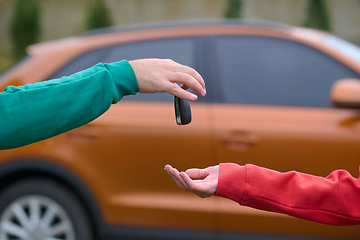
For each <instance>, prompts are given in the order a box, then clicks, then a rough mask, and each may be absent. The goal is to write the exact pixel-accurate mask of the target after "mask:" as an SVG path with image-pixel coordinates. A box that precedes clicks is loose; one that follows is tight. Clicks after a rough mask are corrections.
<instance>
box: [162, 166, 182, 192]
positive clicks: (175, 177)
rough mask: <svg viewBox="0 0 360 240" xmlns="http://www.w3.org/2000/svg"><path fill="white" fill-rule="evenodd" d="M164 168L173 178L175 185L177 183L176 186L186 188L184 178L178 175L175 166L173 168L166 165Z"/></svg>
mask: <svg viewBox="0 0 360 240" xmlns="http://www.w3.org/2000/svg"><path fill="white" fill-rule="evenodd" d="M164 169H165V170H166V172H167V174H168V175H169V176H170V177H171V178H172V179H173V180H174V182H175V183H176V185H178V187H180V188H182V189H185V190H188V189H187V184H186V183H185V182H184V180H183V179H182V177H181V176H180V173H179V171H178V170H177V169H176V168H173V167H172V166H170V165H166V166H165V168H164Z"/></svg>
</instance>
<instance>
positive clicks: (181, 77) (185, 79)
mask: <svg viewBox="0 0 360 240" xmlns="http://www.w3.org/2000/svg"><path fill="white" fill-rule="evenodd" d="M167 77H168V79H170V80H171V81H172V82H173V83H179V84H181V86H180V87H179V86H178V85H177V84H176V87H175V88H174V86H170V88H169V91H168V92H169V93H170V94H176V93H178V94H183V95H184V93H189V92H187V91H185V89H188V88H191V89H193V90H194V91H195V92H197V93H198V94H199V95H200V96H205V94H206V90H205V88H204V87H203V86H202V85H201V84H200V83H199V82H198V81H197V80H196V79H195V78H194V77H193V76H191V75H189V74H187V73H184V72H171V73H169V74H168V76H167ZM173 90H174V92H173ZM190 94H191V95H194V94H192V93H190ZM185 95H186V94H185ZM178 97H180V96H178Z"/></svg>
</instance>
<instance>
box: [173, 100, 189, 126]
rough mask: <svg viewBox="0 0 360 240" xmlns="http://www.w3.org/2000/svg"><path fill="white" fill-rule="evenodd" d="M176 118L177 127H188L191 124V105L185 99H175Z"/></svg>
mask: <svg viewBox="0 0 360 240" xmlns="http://www.w3.org/2000/svg"><path fill="white" fill-rule="evenodd" d="M174 106H175V117H176V123H177V125H186V124H189V123H190V122H191V108H190V103H189V102H188V101H186V100H184V99H181V98H178V97H176V96H175V97H174Z"/></svg>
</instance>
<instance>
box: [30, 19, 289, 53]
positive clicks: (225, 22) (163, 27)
mask: <svg viewBox="0 0 360 240" xmlns="http://www.w3.org/2000/svg"><path fill="white" fill-rule="evenodd" d="M236 27H247V28H253V29H259V31H261V30H263V31H273V32H276V31H277V32H278V33H280V32H282V33H290V32H291V31H292V30H293V29H295V28H296V27H292V26H289V25H286V24H282V23H277V22H272V21H267V20H252V19H239V20H237V19H218V20H187V21H168V22H155V23H142V24H131V25H124V26H112V27H106V28H100V29H96V30H91V31H87V32H84V33H82V34H80V35H78V36H74V37H68V38H62V39H58V40H53V41H47V42H43V43H38V44H34V45H31V46H30V47H28V54H30V55H34V54H40V53H44V52H49V51H51V50H52V49H56V48H63V47H64V48H67V47H70V46H71V45H78V44H79V42H82V44H83V43H84V42H85V41H88V40H90V41H91V39H96V40H97V41H98V40H99V39H104V38H106V37H108V36H115V35H122V34H131V35H132V36H133V39H132V41H133V40H134V38H135V37H137V36H136V35H134V33H140V32H147V33H149V34H150V33H151V36H148V39H149V38H156V36H155V35H156V34H154V32H161V31H167V32H169V30H170V29H172V30H174V31H176V32H177V33H179V34H180V35H189V36H193V35H209V34H211V30H210V29H212V30H213V33H214V34H216V29H220V28H228V29H235V28H236ZM200 28H206V29H208V30H209V31H208V33H200V32H199V31H197V30H196V31H194V32H191V31H190V29H200ZM260 29H261V30H260ZM186 31H188V33H187V34H186V33H185V32H186ZM181 33H182V34H181ZM163 36H164V35H163ZM140 39H141V38H140ZM65 46H66V47H65Z"/></svg>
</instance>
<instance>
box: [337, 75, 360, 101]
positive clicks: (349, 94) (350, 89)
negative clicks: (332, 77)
mask: <svg viewBox="0 0 360 240" xmlns="http://www.w3.org/2000/svg"><path fill="white" fill-rule="evenodd" d="M330 98H331V101H332V103H333V105H334V106H335V107H340V108H360V80H359V79H354V78H344V79H340V80H338V81H336V82H335V83H334V84H333V86H332V88H331V92H330Z"/></svg>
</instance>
